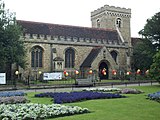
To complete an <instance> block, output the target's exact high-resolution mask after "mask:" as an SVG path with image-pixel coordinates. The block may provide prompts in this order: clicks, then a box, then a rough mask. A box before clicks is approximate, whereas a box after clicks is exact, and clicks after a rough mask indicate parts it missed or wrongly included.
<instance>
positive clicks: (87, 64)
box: [80, 47, 102, 68]
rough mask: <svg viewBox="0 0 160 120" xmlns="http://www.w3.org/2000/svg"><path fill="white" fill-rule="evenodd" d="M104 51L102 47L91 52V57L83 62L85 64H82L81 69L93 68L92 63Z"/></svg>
mask: <svg viewBox="0 0 160 120" xmlns="http://www.w3.org/2000/svg"><path fill="white" fill-rule="evenodd" d="M101 49H102V47H95V48H93V49H92V50H91V52H90V53H89V55H88V56H87V57H86V59H85V60H84V61H83V63H82V64H81V66H80V67H81V68H84V67H91V64H92V62H93V61H94V59H95V58H96V57H97V55H98V53H99V52H100V50H101Z"/></svg>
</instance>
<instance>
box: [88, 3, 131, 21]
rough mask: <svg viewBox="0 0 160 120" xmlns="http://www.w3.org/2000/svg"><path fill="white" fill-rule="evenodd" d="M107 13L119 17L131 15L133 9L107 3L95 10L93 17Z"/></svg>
mask: <svg viewBox="0 0 160 120" xmlns="http://www.w3.org/2000/svg"><path fill="white" fill-rule="evenodd" d="M102 13H105V14H107V15H111V16H117V17H129V18H130V17H131V9H129V8H128V9H127V8H120V7H115V6H109V5H105V6H103V7H101V8H98V9H97V10H94V11H93V12H91V17H93V16H96V15H99V14H102Z"/></svg>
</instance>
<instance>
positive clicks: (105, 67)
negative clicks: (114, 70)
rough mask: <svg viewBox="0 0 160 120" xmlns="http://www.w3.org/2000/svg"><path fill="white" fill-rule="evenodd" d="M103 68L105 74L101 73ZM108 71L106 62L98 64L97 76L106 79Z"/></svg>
mask: <svg viewBox="0 0 160 120" xmlns="http://www.w3.org/2000/svg"><path fill="white" fill-rule="evenodd" d="M104 69H105V72H106V74H103V72H102V71H103V70H104ZM108 74H109V72H108V65H107V63H106V62H104V61H103V62H101V63H100V65H99V78H100V80H106V79H108V77H109V75H108Z"/></svg>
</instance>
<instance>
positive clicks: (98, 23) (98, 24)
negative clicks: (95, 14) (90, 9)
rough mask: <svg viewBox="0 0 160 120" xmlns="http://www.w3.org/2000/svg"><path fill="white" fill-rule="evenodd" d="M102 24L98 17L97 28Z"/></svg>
mask: <svg viewBox="0 0 160 120" xmlns="http://www.w3.org/2000/svg"><path fill="white" fill-rule="evenodd" d="M100 26H101V24H100V20H99V19H97V28H100Z"/></svg>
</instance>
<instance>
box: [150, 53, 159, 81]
mask: <svg viewBox="0 0 160 120" xmlns="http://www.w3.org/2000/svg"><path fill="white" fill-rule="evenodd" d="M149 75H150V76H151V78H153V79H155V80H158V81H159V82H160V50H159V51H158V52H157V53H156V54H155V55H154V57H153V63H152V65H151V68H150V71H149Z"/></svg>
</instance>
